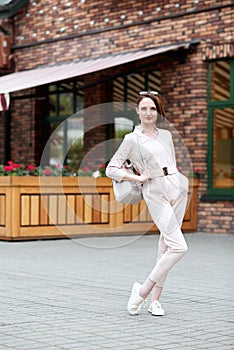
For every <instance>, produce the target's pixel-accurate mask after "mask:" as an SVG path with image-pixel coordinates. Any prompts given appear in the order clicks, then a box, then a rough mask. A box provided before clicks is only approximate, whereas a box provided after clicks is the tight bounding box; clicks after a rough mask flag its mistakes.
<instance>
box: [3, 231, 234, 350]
mask: <svg viewBox="0 0 234 350" xmlns="http://www.w3.org/2000/svg"><path fill="white" fill-rule="evenodd" d="M185 237H186V240H187V242H188V246H189V252H188V253H187V255H186V256H185V257H184V259H183V260H181V261H180V262H179V263H178V264H177V265H176V266H175V267H174V269H173V270H172V271H171V272H170V274H169V277H168V280H167V283H166V286H165V290H164V293H163V296H162V298H161V303H162V305H163V307H164V308H165V310H166V313H167V314H166V316H164V317H154V316H151V315H150V314H149V313H148V312H147V309H145V310H144V309H143V311H142V313H141V314H140V315H138V316H130V315H129V314H128V313H127V310H126V304H127V301H128V297H129V295H130V291H131V286H132V283H133V282H134V281H135V280H137V281H138V282H140V283H141V282H143V281H144V279H145V278H146V277H147V275H148V273H149V272H150V270H151V268H152V267H153V265H154V261H155V257H156V246H157V240H158V236H157V235H150V236H143V237H141V238H140V239H138V240H136V241H134V242H132V243H129V241H130V239H129V237H113V238H110V237H106V238H105V237H103V238H84V239H80V240H78V241H72V240H50V241H32V242H10V243H9V242H0V266H1V270H0V271H1V284H0V350H2V349H6V350H7V349H11V350H15V349H19V350H29V349H30V350H42V349H43V350H52V349H53V350H55V349H68V350H72V349H77V350H79V349H84V350H92V349H97V350H98V349H116V350H138V349H141V350H147V349H154V350H177V349H178V350H198V349H212V350H231V349H234V332H233V330H234V317H233V310H234V278H233V266H234V253H233V250H234V249H233V248H234V235H228V234H226V235H215V234H213V235H211V234H209V235H208V234H201V233H197V234H192V233H191V234H185ZM131 239H133V237H131ZM91 246H92V248H91ZM104 246H112V248H111V249H103V247H104ZM100 247H102V248H100ZM114 247H115V248H114Z"/></svg>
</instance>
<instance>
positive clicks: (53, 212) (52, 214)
mask: <svg viewBox="0 0 234 350" xmlns="http://www.w3.org/2000/svg"><path fill="white" fill-rule="evenodd" d="M57 208H58V196H57V195H50V196H49V224H50V225H55V224H57V223H58V216H57Z"/></svg>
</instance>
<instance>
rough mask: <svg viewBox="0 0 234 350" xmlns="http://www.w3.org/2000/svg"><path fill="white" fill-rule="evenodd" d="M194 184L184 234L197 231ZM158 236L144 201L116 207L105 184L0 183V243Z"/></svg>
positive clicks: (68, 180) (27, 179)
mask: <svg viewBox="0 0 234 350" xmlns="http://www.w3.org/2000/svg"><path fill="white" fill-rule="evenodd" d="M197 187H198V180H196V179H194V180H193V181H192V182H191V183H190V192H191V193H190V197H191V200H190V204H189V206H188V210H187V213H186V215H185V218H184V222H183V230H184V231H196V228H197ZM146 232H148V233H153V232H157V228H156V227H155V226H154V225H153V223H152V220H151V217H150V215H149V213H148V210H147V208H146V206H145V203H144V201H142V202H141V203H139V204H135V205H128V206H124V205H123V204H119V203H116V201H115V199H114V194H113V190H112V182H111V180H110V179H109V178H98V179H94V178H91V177H81V178H77V177H40V178H39V177H32V176H19V177H18V176H14V177H0V239H2V240H25V239H42V238H62V237H63V238H64V237H81V236H87V235H115V234H142V233H146Z"/></svg>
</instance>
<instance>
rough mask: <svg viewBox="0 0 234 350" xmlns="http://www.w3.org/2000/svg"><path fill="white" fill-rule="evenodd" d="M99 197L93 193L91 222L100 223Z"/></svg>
mask: <svg viewBox="0 0 234 350" xmlns="http://www.w3.org/2000/svg"><path fill="white" fill-rule="evenodd" d="M100 202H101V197H100V196H99V195H97V194H96V195H93V203H92V204H93V213H92V222H94V223H100V222H101V212H100V211H101V203H100Z"/></svg>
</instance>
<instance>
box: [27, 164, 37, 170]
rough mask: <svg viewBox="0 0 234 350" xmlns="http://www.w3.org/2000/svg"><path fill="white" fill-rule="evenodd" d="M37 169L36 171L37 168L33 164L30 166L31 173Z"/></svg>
mask: <svg viewBox="0 0 234 350" xmlns="http://www.w3.org/2000/svg"><path fill="white" fill-rule="evenodd" d="M35 169H36V167H35V166H34V165H32V164H29V165H28V170H29V171H32V170H35Z"/></svg>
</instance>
